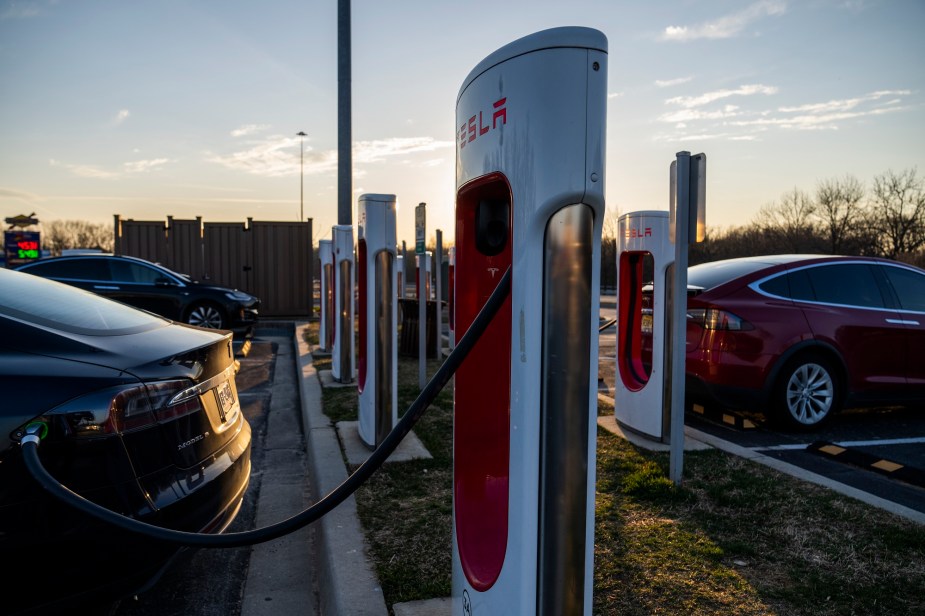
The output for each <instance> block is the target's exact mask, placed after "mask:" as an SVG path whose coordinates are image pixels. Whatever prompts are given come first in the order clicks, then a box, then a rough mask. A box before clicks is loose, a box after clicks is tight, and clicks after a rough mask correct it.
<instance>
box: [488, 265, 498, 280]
mask: <svg viewBox="0 0 925 616" xmlns="http://www.w3.org/2000/svg"><path fill="white" fill-rule="evenodd" d="M488 271H489V272H491V277H492V278H494V277H495V274H497V273H498V271H499V270H498V268H497V267H489V268H488Z"/></svg>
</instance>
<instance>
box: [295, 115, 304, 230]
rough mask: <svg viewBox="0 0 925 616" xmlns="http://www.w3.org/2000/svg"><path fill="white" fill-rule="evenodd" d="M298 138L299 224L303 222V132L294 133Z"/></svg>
mask: <svg viewBox="0 0 925 616" xmlns="http://www.w3.org/2000/svg"><path fill="white" fill-rule="evenodd" d="M296 136H297V137H299V222H302V221H304V220H305V136H306V135H305V131H302V130H300V131H299V132H297V133H296Z"/></svg>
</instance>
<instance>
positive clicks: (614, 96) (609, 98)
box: [607, 92, 623, 100]
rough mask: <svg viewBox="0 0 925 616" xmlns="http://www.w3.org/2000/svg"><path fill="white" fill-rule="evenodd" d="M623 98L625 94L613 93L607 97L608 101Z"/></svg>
mask: <svg viewBox="0 0 925 616" xmlns="http://www.w3.org/2000/svg"><path fill="white" fill-rule="evenodd" d="M622 96H623V92H611V93H609V94H608V95H607V100H611V99H614V98H620V97H622Z"/></svg>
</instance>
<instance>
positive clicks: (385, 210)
mask: <svg viewBox="0 0 925 616" xmlns="http://www.w3.org/2000/svg"><path fill="white" fill-rule="evenodd" d="M395 253H396V243H395V195H360V200H359V203H358V206H357V291H358V296H359V298H358V306H359V308H358V309H359V344H358V349H357V389H358V390H359V394H360V409H359V433H360V440H362V441H363V444H364V445H366V446H367V447H369V448H370V449H375V448H376V447H378V446H379V444H380V443H381V442H382V441H383V440H384V439H385V437H386V436H388V434H389V432H391V431H392V427H393V426H394V425H395V424H396V423H398V372H397V371H396V368H397V366H398V316H397V315H398V299H397V296H396V294H395V286H396V284H397V271H396V258H395V257H396V254H395Z"/></svg>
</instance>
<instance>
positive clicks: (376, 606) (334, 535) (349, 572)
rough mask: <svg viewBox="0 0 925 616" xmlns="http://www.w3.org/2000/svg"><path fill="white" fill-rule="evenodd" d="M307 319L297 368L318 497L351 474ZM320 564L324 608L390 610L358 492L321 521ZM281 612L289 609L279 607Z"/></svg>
mask: <svg viewBox="0 0 925 616" xmlns="http://www.w3.org/2000/svg"><path fill="white" fill-rule="evenodd" d="M307 328H308V325H307V324H299V325H298V326H297V327H296V328H295V334H294V339H293V344H294V349H295V360H296V374H297V378H298V381H299V394H300V397H301V400H302V426H303V430H304V432H305V448H306V451H307V454H308V458H307V465H306V466H307V467H308V472H309V477H310V481H311V485H312V492H313V496H314V498H316V499H317V498H320V497H322V496H324V495H325V494H328V493H329V492H331V491H332V490H333V489H334V488H336V487H337V486H339V485H340V484H341V483H343V482H344V481H345V480H346V479H347V467H346V465H345V463H344V457H343V454H342V453H341V445H340V441H339V440H338V437H337V430H336V428H335V427H334V425H333V424H332V423H331V420H330V419H329V418H328V417H327V415H325V414H324V412H323V411H322V405H321V380H320V378H319V376H318V373H317V371H316V370H315V367H314V365H313V364H312V355H311V348H310V346H309V344H308V343H307V342H306V341H305V336H304V333H305V331H306V330H307ZM315 527H316V528H315V532H316V534H315V547H316V554H317V558H316V570H317V575H318V589H319V595H320V605H321V613H322V614H337V615H343V616H388V613H389V612H388V609H387V608H386V605H385V598H384V597H383V596H382V588H381V587H380V586H379V580H378V579H377V578H376V574H375V571H374V569H373V565H372V562H371V561H370V559H369V556H368V554H369V546H368V544H367V542H366V537H365V535H364V533H363V529H362V527H361V526H360V520H359V517H358V516H357V510H356V500H355V499H354V497H353V496H351V497H349V498H348V499H347V500H345V501H344V502H343V503H341V504H340V505H338V506H337V507H336V508H334V510H333V511H331V512H330V513H328V514H327V515H326V516H324V517H323V518H321V520H319V521H318V522H316V523H315ZM276 613H277V614H279V613H283V612H279V611H277V612H276Z"/></svg>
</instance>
